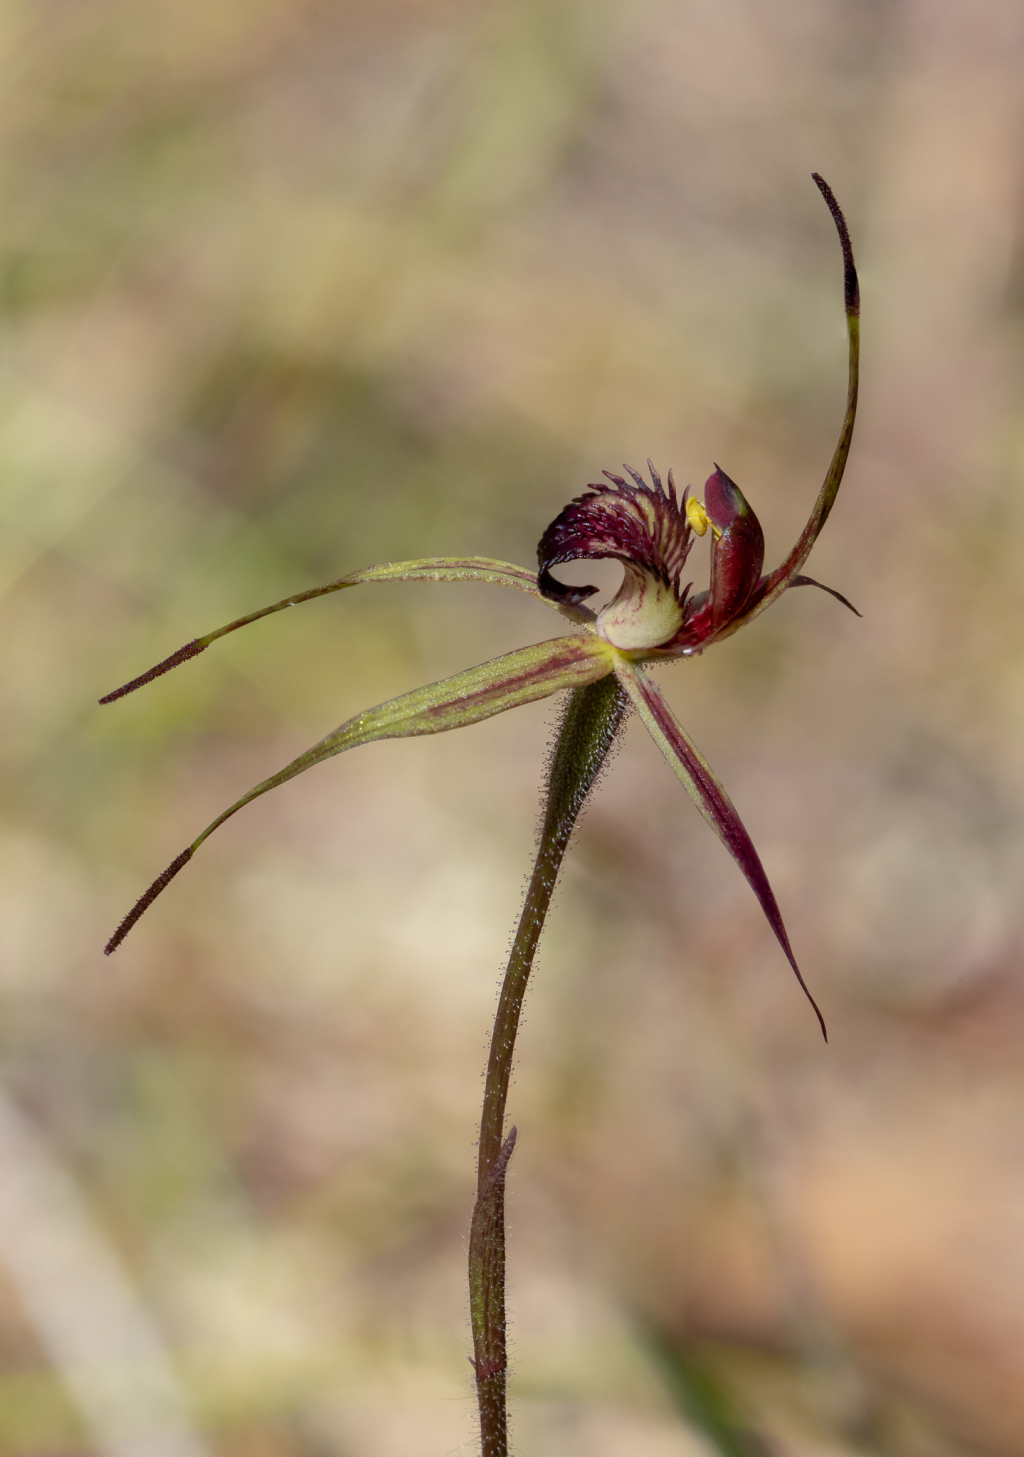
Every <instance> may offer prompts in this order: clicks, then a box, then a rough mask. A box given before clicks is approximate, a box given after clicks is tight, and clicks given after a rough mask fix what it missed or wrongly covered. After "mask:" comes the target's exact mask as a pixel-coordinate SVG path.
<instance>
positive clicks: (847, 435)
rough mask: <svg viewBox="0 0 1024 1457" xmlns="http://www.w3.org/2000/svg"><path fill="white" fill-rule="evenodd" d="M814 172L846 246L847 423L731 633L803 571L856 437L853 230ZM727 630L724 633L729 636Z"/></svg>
mask: <svg viewBox="0 0 1024 1457" xmlns="http://www.w3.org/2000/svg"><path fill="white" fill-rule="evenodd" d="M812 175H813V177H814V181H815V183H816V185H817V188H818V191H819V192H820V193H821V195H822V197H823V198H824V199H825V202H826V203H827V204H828V209H829V212H831V214H832V220H833V222H834V223H835V225H836V231H837V233H838V234H839V242H840V245H841V247H842V250H843V277H844V290H845V306H846V329H847V335H848V339H849V380H848V385H847V393H846V414H845V415H844V416H843V424H842V428H841V430H840V432H839V442H838V444H837V445H836V448H835V453H834V454H833V456H832V463H831V465H830V466H829V468H828V474H827V475H826V477H825V481H824V484H823V485H822V488H821V490H820V491H819V492H818V499H817V500H816V501H815V503H814V510H813V511H812V512H811V516H810V520H809V521H808V522H807V525H806V526H805V527H804V529H803V531H802V532H801V533H800V539H799V541H798V542H797V544H796V546H794V548H793V550H792V551H791V552H790V554H789V556H788V557H787V558H786V560H785V561H784V562H783V563H782V565H781V566H780V567H777V568H776V569H775V571H774V572H772V573H771V574H770V575H769V576H767V577H766V578H765V579H764V582H763V583H762V586H761V588H760V589H759V591H758V593H757V595H756V597H755V599H754V604H753V606H752V607H750V608H749V610H748V611H747V612H746V613H745V614H744V615H743V616H741V617H738V618H737V619H736V620H735V622H734V623H733V624H732V625H731V627H730V628H729V629H727V633H731V632H734V631H735V630H736V628H738V627H740V626H742V624H743V623H745V622H750V621H751V619H752V618H754V617H756V616H757V615H758V613H760V612H763V611H764V609H765V608H766V607H770V606H771V604H772V603H773V602H774V601H775V599H776V598H777V597H779V596H780V595H781V594H782V593H783V592H784V591H785V590H786V588H787V587H788V586H789V585H790V583H791V582H792V580H793V578H794V577H795V576H796V575H797V574H798V572H799V571H800V568H801V567H802V566H803V564H804V562H805V561H806V560H807V558H808V556H809V554H810V550H811V547H812V546H813V545H814V543H815V542H816V541H817V539H818V536H819V535H820V533H821V528H822V527H823V526H824V525H825V522H826V521H827V520H828V516H829V512H830V511H831V510H832V506H833V504H834V502H835V499H836V493H837V492H838V490H839V486H840V482H841V481H842V479H843V472H844V471H845V469H846V461H847V457H848V456H849V454H850V442H851V440H852V439H853V425H854V421H855V419H856V417H857V381H858V376H859V361H860V285H859V283H858V281H857V269H856V266H855V264H854V261H853V247H852V245H851V243H850V233H849V229H848V228H847V226H846V219H845V218H844V217H843V213H842V209H841V208H840V206H839V204H838V202H836V199H835V195H834V194H833V192H832V189H831V187H829V185H828V183H827V182H826V181H825V179H824V177H820V176H819V175H818V173H817V172H815V173H813V174H812ZM727 633H724V634H722V635H723V636H725V635H727Z"/></svg>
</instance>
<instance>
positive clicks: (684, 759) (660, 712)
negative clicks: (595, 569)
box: [615, 656, 828, 1042]
mask: <svg viewBox="0 0 1024 1457" xmlns="http://www.w3.org/2000/svg"><path fill="white" fill-rule="evenodd" d="M615 671H616V673H617V675H618V679H619V682H620V683H621V684H622V686H623V688H624V689H625V691H626V692H627V693H628V694H629V697H630V701H631V702H632V703H633V706H634V707H635V708H636V710H637V712H638V713H639V715H640V717H641V718H642V719H643V721H644V724H645V726H646V728H647V730H648V732H649V733H650V735H651V738H652V739H653V740H654V742H655V743H656V744H657V745H658V748H659V749H660V750H661V752H662V753H663V754H664V755H665V758H666V759H667V760H668V762H669V764H670V765H671V766H672V768H673V770H674V771H675V773H676V776H677V777H678V779H679V780H680V781H681V782H682V784H683V787H684V788H685V789H686V792H687V793H688V794H689V796H690V798H691V799H692V800H693V802H694V804H695V805H696V806H697V808H698V809H699V810H700V812H701V814H702V815H703V816H704V818H705V819H706V820H707V822H708V824H709V825H710V826H711V828H712V829H713V830H714V832H715V834H716V835H717V836H718V838H719V839H720V840H721V841H722V844H723V845H724V846H725V848H726V849H727V850H728V851H729V854H730V855H731V856H732V857H733V859H734V860H735V861H736V864H737V865H738V866H739V867H740V869H741V870H742V871H743V874H744V875H745V876H746V877H747V880H748V882H749V884H750V887H751V889H752V890H753V892H754V894H755V895H756V896H757V899H758V901H759V902H760V905H761V909H762V910H763V911H764V914H765V916H766V918H767V920H768V924H769V925H770V926H771V928H772V930H773V931H774V932H775V935H776V937H777V939H778V942H779V945H780V946H781V947H782V949H783V951H784V952H785V953H786V959H787V960H788V962H789V964H790V966H791V967H792V968H793V970H794V972H795V973H796V979H797V981H798V982H799V983H800V985H801V987H803V990H804V993H805V995H806V996H807V1000H808V1001H809V1002H810V1004H811V1006H812V1007H813V1008H814V1011H815V1014H816V1016H817V1018H818V1021H819V1023H820V1024H821V1031H822V1034H823V1036H824V1038H825V1040H826V1042H827V1041H828V1033H827V1032H826V1030H825V1021H824V1018H823V1017H822V1015H821V1012H820V1011H819V1010H818V1004H817V1002H816V1001H815V1000H814V998H813V997H812V996H811V994H810V992H809V991H808V989H807V984H806V982H805V981H804V979H803V977H802V976H801V974H800V968H799V967H798V966H797V964H796V958H795V957H794V955H793V949H792V947H791V946H790V944H789V937H788V936H787V934H786V928H785V926H784V925H783V923H782V916H781V914H780V912H779V907H778V903H777V902H776V900H775V895H774V893H773V891H772V888H771V886H770V885H769V884H768V877H767V875H765V873H764V867H763V866H762V864H761V860H760V857H759V856H758V853H757V851H756V850H755V849H754V846H753V843H752V841H751V839H750V836H749V835H748V834H747V832H746V830H745V829H744V828H743V824H742V821H741V820H740V817H739V815H738V814H737V813H736V809H735V807H734V805H733V803H732V800H731V799H730V798H729V796H728V795H727V794H726V792H725V790H724V789H723V788H722V786H721V784H719V782H718V780H717V779H716V778H715V775H714V773H713V772H712V770H711V768H710V766H709V765H708V763H707V760H706V759H705V758H704V756H703V755H702V754H701V752H700V750H699V749H698V748H697V747H696V745H695V744H694V743H693V741H692V740H691V739H690V737H689V735H688V734H687V732H686V730H685V729H684V728H683V726H682V724H681V723H680V722H679V720H678V719H677V718H676V716H675V714H674V713H673V712H672V710H671V709H670V708H669V706H668V704H667V703H666V702H665V700H664V698H662V696H661V694H660V692H659V691H658V689H657V688H656V687H655V685H654V683H653V682H652V681H651V679H650V678H648V676H647V674H646V673H644V672H643V671H642V669H640V668H639V667H637V665H636V664H635V663H631V662H629V660H628V659H626V658H623V657H621V656H620V657H619V658H618V660H617V662H616V667H615Z"/></svg>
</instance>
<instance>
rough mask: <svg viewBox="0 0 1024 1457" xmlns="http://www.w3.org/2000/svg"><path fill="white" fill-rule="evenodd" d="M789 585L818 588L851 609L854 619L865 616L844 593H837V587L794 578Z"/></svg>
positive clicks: (802, 578) (807, 578)
mask: <svg viewBox="0 0 1024 1457" xmlns="http://www.w3.org/2000/svg"><path fill="white" fill-rule="evenodd" d="M789 585H790V586H791V587H817V588H819V589H820V591H822V592H827V593H828V595H829V596H830V597H834V598H835V599H836V601H837V602H841V603H842V604H843V606H844V607H849V609H850V611H851V612H852V613H853V615H854V617H863V616H864V614H863V612H858V611H857V609H856V607H854V605H853V603H852V602H851V601H850V600H849V598H847V597H844V596H843V594H842V592H837V591H836V589H835V587H826V586H825V583H824V582H816V581H815V580H814V578H813V577H803V576H801V577H794V578H793V580H792V581H791V582H790V584H789Z"/></svg>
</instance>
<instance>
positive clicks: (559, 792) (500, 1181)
mask: <svg viewBox="0 0 1024 1457" xmlns="http://www.w3.org/2000/svg"><path fill="white" fill-rule="evenodd" d="M627 711H628V700H627V699H626V697H625V695H624V693H623V692H622V690H621V688H620V687H619V685H618V682H617V680H616V679H615V678H614V677H613V676H611V675H609V676H608V677H607V678H602V679H600V680H599V681H598V682H596V683H590V684H588V685H587V687H585V688H577V689H575V690H574V691H573V694H572V696H571V697H570V699H569V703H568V707H567V708H566V711H565V717H564V718H563V720H562V724H561V727H560V729H559V732H558V737H557V739H556V741H555V747H554V752H553V754H552V756H551V766H550V769H549V772H548V784H547V800H546V803H545V807H544V820H543V824H542V828H541V835H540V846H539V848H538V851H537V859H536V862H535V864H534V867H533V874H532V875H531V877H530V884H529V888H528V890H527V892H526V902H525V904H524V906H523V912H522V915H521V916H520V918H519V926H518V928H517V930H516V938H515V941H514V943H513V945H512V952H511V955H510V956H509V961H508V968H507V970H506V972H505V980H504V982H503V983H502V988H501V996H500V997H499V999H498V1010H497V1013H496V1015H495V1018H494V1031H493V1033H492V1035H491V1050H490V1056H489V1057H488V1060H487V1081H486V1084H485V1088H484V1107H483V1116H482V1118H481V1120H480V1154H479V1163H478V1169H477V1197H476V1207H475V1208H474V1210H473V1224H472V1228H471V1231H470V1239H469V1298H470V1309H471V1313H472V1321H473V1351H474V1355H475V1359H474V1362H473V1366H474V1369H475V1371H476V1389H477V1400H478V1403H479V1407H480V1437H481V1444H482V1457H507V1453H508V1434H507V1422H506V1416H505V1380H506V1371H507V1358H506V1351H505V1174H506V1171H507V1169H508V1161H509V1159H510V1158H511V1156H512V1150H513V1148H514V1147H515V1141H516V1130H515V1129H514V1128H513V1129H512V1131H511V1132H510V1133H509V1135H508V1137H507V1138H505V1137H504V1132H505V1102H506V1099H507V1097H508V1084H509V1077H510V1075H511V1072H512V1056H513V1053H514V1051H515V1044H516V1033H517V1031H518V1029H519V1014H520V1012H521V1011H522V1006H523V996H524V994H525V992H526V983H527V981H528V980H529V977H530V971H531V968H532V966H533V958H534V955H535V953H536V950H537V942H538V941H539V940H540V933H541V931H542V930H543V928H544V919H545V917H546V916H547V912H548V907H549V905H550V904H551V895H552V892H553V891H554V888H555V880H556V878H557V876H558V870H559V867H560V865H561V863H562V857H563V855H564V854H565V850H566V846H567V845H568V843H569V839H570V837H571V835H572V831H573V827H574V826H575V824H576V820H577V817H578V816H579V813H580V810H581V809H582V808H583V805H584V803H585V802H586V799H587V796H588V794H589V793H590V791H591V789H592V788H593V787H594V781H595V780H596V778H597V776H598V774H599V772H600V770H601V766H602V765H603V763H604V761H605V759H606V757H607V755H608V751H609V750H610V749H611V747H612V745H613V743H614V742H615V739H616V736H617V734H618V732H619V730H620V728H621V727H622V723H623V720H624V719H625V716H626V713H627Z"/></svg>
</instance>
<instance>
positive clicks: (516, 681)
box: [106, 632, 614, 956]
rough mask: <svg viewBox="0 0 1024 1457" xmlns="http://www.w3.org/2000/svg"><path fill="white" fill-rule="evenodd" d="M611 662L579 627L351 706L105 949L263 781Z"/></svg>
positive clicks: (475, 713) (484, 713) (435, 728)
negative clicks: (362, 706)
mask: <svg viewBox="0 0 1024 1457" xmlns="http://www.w3.org/2000/svg"><path fill="white" fill-rule="evenodd" d="M613 667H614V653H613V650H612V649H611V648H609V647H608V645H607V643H605V642H603V641H602V640H601V638H599V637H596V636H595V635H594V634H593V633H590V632H584V633H578V634H576V635H574V636H571V637H557V638H552V639H551V640H550V641H549V642H542V643H537V644H536V645H535V646H534V647H529V648H519V649H518V650H517V651H516V652H514V653H506V654H505V655H504V656H503V657H500V658H492V659H491V661H490V662H487V663H481V664H480V666H479V667H476V668H470V669H468V670H467V671H466V672H465V673H456V674H455V676H454V677H452V678H445V679H444V680H443V681H442V682H440V683H430V684H428V685H427V686H426V687H425V688H417V689H415V690H414V691H413V692H412V693H404V694H403V695H402V696H401V697H400V698H392V699H390V700H389V701H388V702H387V703H381V704H378V706H377V707H376V708H370V709H367V711H366V712H365V713H359V714H357V715H356V716H355V718H350V719H349V720H348V721H347V723H343V724H342V725H341V727H340V728H338V729H335V731H334V732H333V733H332V734H328V735H327V737H326V738H325V739H321V740H320V742H319V743H318V744H314V745H313V747H312V748H311V749H307V750H306V752H305V753H304V754H300V755H299V757H298V758H297V759H293V760H292V762H291V763H290V764H288V765H286V766H285V768H283V769H281V770H279V771H278V773H277V774H273V775H271V777H270V778H269V779H264V780H263V782H262V783H261V784H257V785H256V787H255V788H254V789H250V790H249V793H248V794H244V795H243V796H242V798H241V799H239V800H237V801H236V802H235V803H234V804H233V805H231V807H230V808H229V809H226V810H225V811H224V813H223V814H221V815H218V816H217V818H216V819H215V820H214V821H213V823H212V824H210V825H207V827H206V829H205V830H204V831H203V832H202V834H201V835H199V836H198V837H197V838H196V839H195V840H193V841H192V844H191V845H190V846H189V847H188V848H187V849H186V850H183V851H182V853H181V854H180V855H179V856H178V858H177V859H176V860H175V861H174V862H173V863H172V864H171V865H170V866H168V868H167V869H166V870H165V871H164V873H163V874H162V875H160V876H159V877H158V878H157V879H156V880H155V881H154V882H153V884H152V885H151V886H150V888H149V889H148V890H147V891H146V893H145V895H143V896H142V897H141V899H140V900H139V901H137V902H136V904H135V906H134V907H133V908H132V910H131V911H130V912H129V913H128V915H127V916H126V917H125V919H124V920H123V921H122V922H121V924H120V926H118V928H117V930H116V931H115V932H114V934H113V936H112V937H111V938H110V940H109V941H108V942H107V945H106V953H107V955H108V956H109V955H110V953H111V952H112V951H115V950H116V949H117V947H118V946H119V945H120V944H121V942H122V941H123V940H124V938H125V936H127V934H128V932H129V931H130V930H131V928H132V927H133V926H134V925H135V922H136V921H137V920H138V919H139V917H140V916H141V915H142V913H143V912H144V911H145V910H147V909H148V908H149V906H151V905H152V903H153V901H154V900H156V898H157V896H158V895H159V894H160V892H161V891H162V890H164V889H165V887H166V886H168V885H169V884H170V882H171V880H172V879H173V878H174V876H175V875H177V873H178V871H179V870H181V869H182V868H183V867H184V866H185V865H186V864H187V863H188V861H189V860H190V859H191V858H192V856H193V855H194V853H195V852H196V850H198V848H199V846H200V845H201V844H202V843H203V841H204V840H205V839H207V837H208V836H210V835H212V834H213V832H214V830H215V829H217V828H218V826H219V825H222V824H223V823H224V821H225V820H228V819H230V818H231V816H232V815H233V814H236V813H237V812H238V810H240V809H241V808H242V806H243V805H246V804H249V803H250V801H251V800H254V799H258V798H259V797H260V795H261V794H266V793H267V791H268V790H269V789H276V788H277V786H278V785H279V784H285V783H286V782H287V781H288V780H289V779H294V778H295V776H296V775H297V774H302V773H304V772H305V770H307V769H312V767H313V766H314V764H321V763H323V761H324V760H325V759H330V758H332V757H333V756H334V755H335V754H342V753H344V752H345V750H346V749H355V748H358V747H359V745H360V744H369V743H373V742H374V741H375V740H376V739H401V738H411V737H414V736H416V735H419V734H439V733H444V732H445V731H446V730H447V729H455V728H464V727H465V726H466V725H467V724H471V723H478V722H479V721H480V720H481V719H484V718H491V717H492V716H493V715H494V714H496V713H504V712H505V710H506V709H509V708H518V707H519V705H520V704H523V703H532V702H534V700H535V699H538V698H547V697H548V696H549V695H550V694H552V693H558V692H559V691H560V690H561V689H563V688H580V687H583V686H584V685H585V684H587V683H594V682H596V681H597V680H598V679H599V678H604V677H606V676H607V675H608V674H609V673H611V672H612V671H613Z"/></svg>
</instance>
